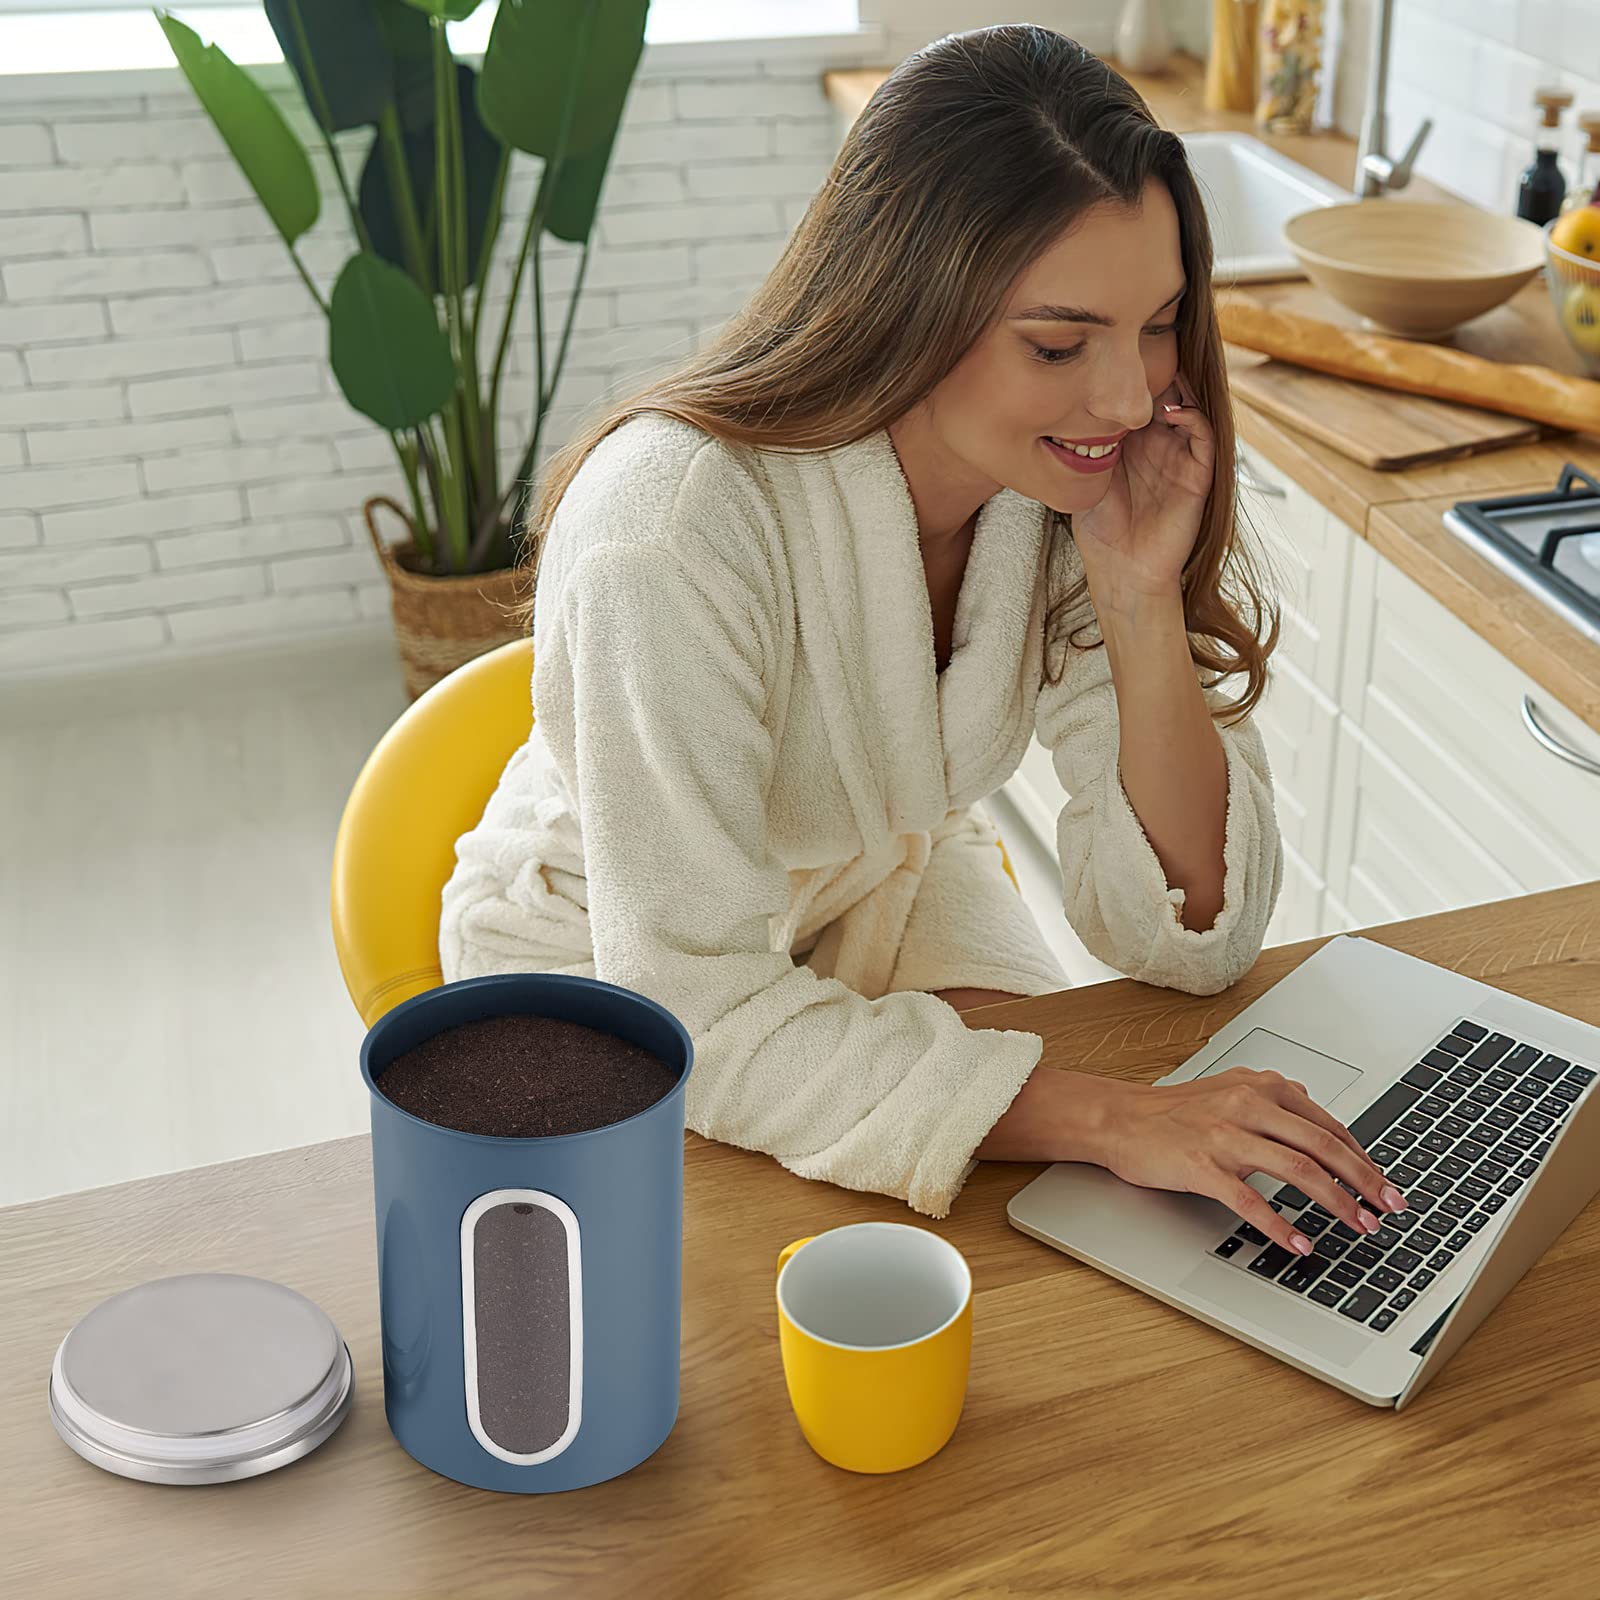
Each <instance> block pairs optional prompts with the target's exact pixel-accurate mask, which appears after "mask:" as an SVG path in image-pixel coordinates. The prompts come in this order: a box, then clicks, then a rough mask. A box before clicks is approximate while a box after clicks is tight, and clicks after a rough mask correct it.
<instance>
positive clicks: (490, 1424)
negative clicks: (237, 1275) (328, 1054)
mask: <svg viewBox="0 0 1600 1600" xmlns="http://www.w3.org/2000/svg"><path fill="white" fill-rule="evenodd" d="M511 1014H516V1015H533V1016H541V1017H554V1018H559V1019H560V1020H562V1021H566V1022H576V1023H582V1024H584V1025H585V1026H587V1027H591V1028H598V1029H600V1030H601V1031H602V1032H605V1033H610V1034H614V1035H616V1036H617V1037H618V1038H621V1039H626V1040H628V1041H630V1042H631V1043H633V1044H636V1045H639V1046H641V1047H642V1048H644V1049H646V1050H649V1051H650V1052H651V1053H652V1054H654V1055H655V1056H656V1057H657V1058H658V1059H660V1060H661V1061H663V1062H665V1063H666V1065H667V1066H669V1067H671V1068H672V1070H673V1071H674V1072H676V1073H677V1075H678V1081H677V1083H676V1085H675V1086H674V1087H673V1088H672V1089H671V1090H670V1091H669V1092H668V1093H667V1094H666V1095H665V1096H664V1097H663V1098H662V1099H660V1100H658V1101H656V1103H655V1104H654V1105H652V1106H650V1107H648V1108H647V1109H646V1110H644V1111H641V1112H639V1113H638V1114H637V1115H635V1116H632V1117H628V1118H626V1119H625V1120H624V1121H621V1122H615V1123H612V1124H611V1125H610V1126H608V1127H603V1128H592V1129H588V1130H586V1131H584V1132H582V1133H569V1134H560V1135H553V1136H550V1137H546V1138H531V1139H507V1138H491V1137H486V1136H484V1135H481V1134H474V1133H464V1132H461V1131H460V1130H459V1129H455V1128H444V1127H440V1126H438V1125H437V1124H435V1123H431V1122H424V1121H423V1120H422V1119H421V1118H420V1117H415V1116H413V1115H412V1114H411V1113H410V1112H409V1111H403V1110H402V1109H401V1108H400V1107H399V1106H397V1105H396V1104H395V1103H394V1102H393V1101H392V1100H389V1099H388V1098H387V1097H386V1096H385V1095H384V1094H383V1093H382V1091H381V1090H380V1089H379V1088H378V1086H377V1080H378V1079H380V1078H381V1077H382V1076H383V1072H384V1069H385V1068H386V1067H387V1066H389V1065H390V1063H392V1062H393V1061H394V1060H395V1059H396V1058H397V1057H399V1056H401V1055H403V1054H405V1052H406V1051H408V1050H410V1049H412V1048H413V1047H414V1046H415V1045H418V1044H420V1043H422V1041H423V1040H425V1039H428V1038H431V1037H433V1036H434V1035H435V1034H438V1033H442V1032H444V1030H445V1029H447V1028H453V1027H457V1026H459V1025H460V1024H462V1023H466V1022H476V1021H479V1020H481V1019H484V1018H488V1017H502V1016H506V1015H511ZM693 1061H694V1046H693V1045H692V1043H691V1042H690V1039H689V1034H688V1031H687V1030H686V1029H685V1028H684V1026H683V1024H682V1023H681V1022H679V1021H678V1019H677V1018H676V1017H674V1016H673V1015H672V1013H671V1012H670V1011H668V1010H666V1009H665V1007H663V1006H660V1005H657V1004H656V1002H655V1001H653V1000H650V999H647V998H646V997H645V996H644V995H641V994H636V993H635V992H634V991H633V990H631V989H624V988H620V987H618V986H617V985H616V984H611V983H601V982H599V981H598V980H596V979H594V978H580V977H573V976H567V975H564V974H560V973H506V974H498V975H495V976H492V977H487V978H469V979H465V980H463V981H461V982H458V983H447V984H444V985H442V986H441V987H439V988H436V989H430V990H428V991H427V992H426V993H424V994H419V995H417V996H415V997H414V998H412V999H410V1000H407V1001H405V1002H404V1003H403V1004H401V1005H398V1006H396V1007H395V1008H394V1010H392V1011H390V1012H388V1013H387V1014H386V1015H384V1016H382V1017H380V1018H379V1019H378V1021H377V1022H375V1023H374V1024H373V1026H372V1028H371V1030H370V1031H369V1032H368V1034H367V1037H366V1040H365V1042H364V1043H363V1044H362V1047H361V1076H362V1078H363V1080H364V1081H365V1083H366V1085H367V1088H368V1089H369V1090H370V1091H371V1105H372V1182H373V1191H374V1197H375V1199H376V1203H377V1221H378V1300H379V1310H380V1314H381V1319H382V1329H383V1397H384V1410H385V1412H386V1414H387V1416H388V1419H389V1427H390V1430H391V1431H392V1432H393V1434H394V1436H395V1438H396V1439H397V1440H399V1442H400V1444H401V1445H402V1446H403V1447H404V1448H405V1449H406V1450H407V1451H408V1452H409V1453H410V1454H411V1455H412V1456H414V1457H415V1458H416V1459H417V1460H418V1461H420V1462H421V1463H422V1464H423V1466H425V1467H431V1468H432V1469H433V1471H435V1472H438V1473H442V1474H443V1475H444V1476H445V1477H447V1478H454V1479H455V1480H456V1481H457V1482H458V1483H465V1484H470V1485H472V1486H473V1487H474V1488H479V1489H500V1490H507V1491H510V1492H511V1493H515V1494H545V1493H550V1492H552V1491H555V1490H559V1489H580V1488H583V1487H584V1486H585V1485H587V1484H591V1483H600V1482H602V1481H603V1480H605V1479H607V1478H615V1477H617V1476H618V1475H620V1474H621V1473H624V1472H627V1471H628V1470H629V1469H630V1468H632V1467H636V1466H637V1465H638V1464H639V1463H640V1462H641V1461H643V1460H645V1459H646V1458H647V1457H649V1456H650V1455H652V1454H653V1453H654V1452H655V1451H656V1450H657V1449H659V1448H660V1446H661V1445H662V1443H663V1442H664V1441H665V1440H666V1437H667V1435H668V1434H669V1433H670V1432H671V1431H672V1425H673V1423H674V1422H675V1421H676V1420H677V1416H678V1353H679V1330H680V1323H681V1314H682V1298H683V1295H682V1283H683V1128H684V1121H683V1116H684V1112H683V1097H684V1088H685V1085H686V1084H687V1082H688V1078H689V1070H690V1068H691V1066H692V1065H693Z"/></svg>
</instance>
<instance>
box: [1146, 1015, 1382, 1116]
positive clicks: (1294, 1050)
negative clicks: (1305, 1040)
mask: <svg viewBox="0 0 1600 1600" xmlns="http://www.w3.org/2000/svg"><path fill="white" fill-rule="evenodd" d="M1229 1067H1251V1068H1253V1069H1254V1070H1255V1071H1257V1072H1265V1071H1267V1069H1268V1068H1272V1069H1274V1070H1276V1071H1278V1072H1281V1073H1282V1074H1283V1075H1284V1077H1286V1078H1293V1079H1295V1080H1296V1081H1297V1082H1299V1083H1303V1084H1304V1085H1305V1086H1306V1093H1307V1094H1309V1095H1310V1096H1311V1098H1312V1099H1313V1100H1315V1101H1316V1102H1317V1104H1318V1105H1319V1106H1322V1107H1323V1108H1324V1109H1326V1108H1327V1107H1328V1106H1330V1105H1332V1104H1333V1102H1334V1100H1335V1099H1336V1098H1337V1097H1338V1096H1339V1095H1341V1094H1343V1093H1344V1091H1345V1090H1346V1089H1348V1088H1349V1087H1350V1085H1351V1084H1352V1083H1354V1082H1355V1081H1356V1079H1357V1078H1359V1077H1360V1076H1361V1071H1360V1069H1359V1068H1358V1067H1352V1066H1350V1065H1349V1064H1348V1063H1347V1062H1343V1061H1335V1060H1334V1059H1333V1057H1332V1056H1325V1055H1322V1054H1321V1053H1320V1052H1318V1051H1316V1050H1308V1049H1307V1048H1306V1047H1305V1046H1304V1045H1303V1044H1296V1043H1295V1042H1294V1040H1293V1039H1285V1038H1284V1037H1283V1035H1282V1034H1279V1033H1273V1032H1271V1031H1270V1030H1269V1029H1266V1028H1252V1029H1251V1030H1250V1032H1249V1033H1247V1034H1246V1035H1245V1036H1244V1038H1242V1039H1241V1040H1240V1041H1239V1042H1238V1043H1237V1044H1236V1045H1234V1046H1233V1047H1232V1048H1231V1049H1229V1050H1226V1051H1224V1052H1223V1054H1222V1055H1221V1056H1220V1057H1219V1058H1218V1059H1217V1060H1216V1061H1213V1062H1212V1063H1211V1065H1210V1066H1209V1067H1207V1068H1206V1070H1205V1071H1204V1072H1201V1073H1197V1074H1196V1076H1197V1077H1201V1078H1209V1077H1211V1076H1212V1075H1213V1074H1214V1073H1218V1072H1226V1071H1227V1070H1228V1068H1229ZM1162 1081H1163V1082H1165V1081H1166V1080H1165V1079H1163V1080H1162ZM1186 1081H1187V1080H1186Z"/></svg>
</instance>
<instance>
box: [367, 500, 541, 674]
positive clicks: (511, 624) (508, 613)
mask: <svg viewBox="0 0 1600 1600" xmlns="http://www.w3.org/2000/svg"><path fill="white" fill-rule="evenodd" d="M380 506H382V507H384V508H386V509H388V510H392V511H394V512H396V513H397V514H398V515H399V516H400V518H401V519H402V520H404V521H406V522H407V525H408V526H409V519H408V518H406V514H405V512H404V511H403V510H402V508H401V507H400V506H398V505H396V504H395V502H394V501H392V500H389V499H387V498H385V497H384V496H382V495H378V496H375V497H374V498H373V499H371V500H368V501H367V503H366V504H365V505H364V506H363V507H362V515H363V516H364V518H365V520H366V524H367V531H368V533H370V534H371V535H372V543H373V547H374V548H375V549H376V550H377V552H378V559H379V561H381V562H382V563H383V570H384V572H385V574H386V575H387V576H388V579H389V597H390V603H391V606H392V609H393V614H394V636H395V642H396V644H398V646H399V648H400V664H401V667H402V669H403V671H404V674H405V685H406V693H407V695H408V696H409V697H410V698H411V699H413V700H415V699H416V698H417V696H418V695H420V694H422V693H423V692H424V691H425V690H427V689H431V688H432V687H433V685H434V684H436V683H437V682H438V681H439V680H440V679H441V678H443V677H444V676H446V675H447V674H448V673H451V672H454V671H455V669H456V668H457V667H459V666H461V665H462V664H463V663H464V662H468V661H471V660H472V659H473V657H474V656H481V655H483V654H484V652H485V651H488V650H493V649H495V648H496V647H497V646H499V645H503V644H509V643H510V642H511V640H513V639H521V638H523V637H525V636H526V633H527V629H526V628H525V627H524V626H523V625H522V624H521V623H520V622H519V621H518V620H517V616H516V612H517V610H518V609H519V608H520V607H521V605H522V603H523V602H524V601H525V600H526V599H527V596H528V578H527V574H526V573H525V572H524V571H523V570H522V569H521V568H520V567H503V568H501V569H499V570H498V571H495V572H473V573H468V574H466V575H465V576H462V577H456V576H451V577H436V576H435V575H433V574H432V573H428V572H420V571H418V570H417V568H418V557H417V550H416V546H415V544H414V543H413V541H412V540H410V539H406V540H404V541H403V542H401V543H399V544H393V545H391V544H388V543H386V542H385V541H384V539H383V537H382V535H381V534H380V533H379V532H378V527H377V522H376V519H375V518H374V515H373V513H374V512H375V511H376V510H377V508H378V507H380Z"/></svg>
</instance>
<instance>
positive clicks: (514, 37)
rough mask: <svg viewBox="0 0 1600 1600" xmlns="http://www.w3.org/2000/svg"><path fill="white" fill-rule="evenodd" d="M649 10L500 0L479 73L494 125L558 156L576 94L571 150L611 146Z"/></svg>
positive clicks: (618, 1) (637, 4) (624, 3)
mask: <svg viewBox="0 0 1600 1600" xmlns="http://www.w3.org/2000/svg"><path fill="white" fill-rule="evenodd" d="M649 9H650V4H649V0H500V5H499V9H498V10H497V11H496V12H495V17H494V27H493V29H492V30H491V31H490V34H489V44H488V48H487V49H486V50H485V51H484V54H483V72H482V73H481V74H480V76H479V78H478V109H479V111H480V112H482V114H483V120H484V123H485V125H486V126H487V127H488V129H489V131H490V132H491V133H494V134H496V135H497V136H498V137H499V138H501V139H502V140H504V141H505V143H507V144H509V145H511V146H513V147H514V148H515V149H518V150H526V151H527V152H528V154H529V155H535V156H545V157H549V156H552V155H554V154H555V152H556V150H557V149H558V148H559V146H560V142H561V123H562V116H563V113H564V111H565V108H566V104H567V96H568V94H569V93H570V94H572V95H573V96H574V97H575V98H574V99H573V104H572V125H571V128H570V130H569V132H568V135H567V143H566V153H567V154H568V155H569V156H583V155H589V154H592V153H593V152H595V151H598V150H608V149H609V148H610V146H611V141H612V139H613V137H614V136H615V134H616V129H617V123H618V122H619V121H620V120H621V119H622V106H623V102H624V101H625V100H626V99H627V98H628V86H629V84H631V83H632V82H633V73H634V68H635V67H636V66H637V65H638V63H639V52H640V51H641V50H642V49H643V48H644V19H645V13H646V12H647V11H648V10H649ZM585 42H586V50H585V53H584V60H583V63H582V72H581V74H580V72H579V59H578V58H579V53H580V45H584V44H585ZM603 170H604V169H603V168H602V171H603ZM596 187H597V188H598V185H596Z"/></svg>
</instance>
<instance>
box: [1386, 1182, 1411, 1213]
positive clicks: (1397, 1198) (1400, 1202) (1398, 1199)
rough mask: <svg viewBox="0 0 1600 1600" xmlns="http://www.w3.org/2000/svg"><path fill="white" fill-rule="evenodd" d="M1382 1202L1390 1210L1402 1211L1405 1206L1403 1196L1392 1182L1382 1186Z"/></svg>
mask: <svg viewBox="0 0 1600 1600" xmlns="http://www.w3.org/2000/svg"><path fill="white" fill-rule="evenodd" d="M1383 1203H1384V1204H1385V1205H1386V1206H1388V1208H1389V1209H1390V1210H1391V1211H1404V1210H1405V1208H1406V1199H1405V1196H1404V1195H1403V1194H1401V1193H1400V1191H1399V1190H1398V1189H1397V1188H1395V1186H1394V1185H1393V1184H1392V1183H1386V1184H1384V1186H1383Z"/></svg>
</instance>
